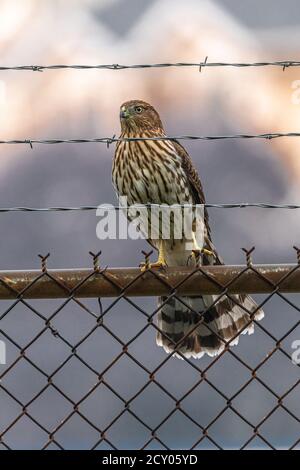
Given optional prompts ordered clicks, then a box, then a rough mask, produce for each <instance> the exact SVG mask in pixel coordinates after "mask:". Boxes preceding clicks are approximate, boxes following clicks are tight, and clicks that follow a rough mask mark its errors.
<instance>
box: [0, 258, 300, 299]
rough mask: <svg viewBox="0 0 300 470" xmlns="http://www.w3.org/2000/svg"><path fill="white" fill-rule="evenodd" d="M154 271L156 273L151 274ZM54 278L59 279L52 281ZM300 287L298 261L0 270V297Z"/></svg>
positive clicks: (288, 289)
mask: <svg viewBox="0 0 300 470" xmlns="http://www.w3.org/2000/svg"><path fill="white" fill-rule="evenodd" d="M153 273H154V275H153ZM53 280H56V281H57V282H53ZM274 285H277V286H278V292H282V293H293V292H299V291H300V270H299V269H298V265H297V264H296V265H295V264H279V265H268V264H267V265H255V268H253V267H252V268H251V269H249V267H247V266H243V265H239V266H228V265H227V266H205V267H198V268H196V269H191V268H188V267H169V268H166V269H155V270H151V272H150V271H145V272H143V273H142V272H141V270H140V269H139V268H112V269H108V268H105V269H100V268H99V267H98V268H97V269H96V270H91V269H61V270H53V269H49V270H47V275H42V276H41V271H40V270H32V271H0V299H2V300H4V299H12V298H15V297H16V294H17V293H18V294H22V296H23V297H24V298H28V299H52V298H66V297H69V295H70V292H74V293H76V297H78V298H80V297H82V298H88V297H92V298H95V297H116V296H118V295H120V294H121V293H122V292H123V291H125V290H126V296H127V297H140V296H158V295H168V294H169V293H170V289H176V292H177V294H178V295H197V294H199V293H201V294H219V292H220V287H223V288H226V291H227V292H228V293H229V294H242V293H247V294H255V293H259V294H264V293H270V292H273V290H274Z"/></svg>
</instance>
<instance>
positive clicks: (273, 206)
mask: <svg viewBox="0 0 300 470" xmlns="http://www.w3.org/2000/svg"><path fill="white" fill-rule="evenodd" d="M133 207H134V208H135V209H137V210H138V209H142V208H149V209H151V208H152V207H154V208H155V207H157V208H159V207H161V208H166V207H169V208H171V209H173V208H174V209H176V208H179V207H182V208H193V207H194V208H196V207H201V208H202V207H203V208H204V207H206V208H208V209H209V208H215V209H246V208H251V207H252V208H259V209H290V210H293V209H300V204H268V203H264V202H257V203H256V202H237V203H233V204H231V203H230V204H219V203H216V204H210V203H206V204H173V205H172V206H166V205H161V204H134V206H118V205H114V204H99V205H98V206H77V207H71V206H60V207H0V213H5V212H81V211H82V212H88V211H96V210H97V209H102V210H105V211H110V210H112V211H113V210H116V211H120V210H129V209H132V208H133Z"/></svg>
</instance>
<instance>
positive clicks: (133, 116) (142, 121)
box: [120, 100, 163, 132]
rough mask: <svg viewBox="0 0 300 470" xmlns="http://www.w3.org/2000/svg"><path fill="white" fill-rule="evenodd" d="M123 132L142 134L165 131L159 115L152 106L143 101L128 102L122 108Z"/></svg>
mask: <svg viewBox="0 0 300 470" xmlns="http://www.w3.org/2000/svg"><path fill="white" fill-rule="evenodd" d="M120 120H121V128H122V131H127V132H128V131H133V132H139V131H140V132H142V131H143V130H151V129H153V130H154V129H155V130H158V129H163V125H162V123H161V120H160V117H159V114H158V112H157V111H155V109H154V108H153V106H151V104H148V103H146V102H145V101H141V100H132V101H126V102H125V103H123V104H122V106H121V108H120Z"/></svg>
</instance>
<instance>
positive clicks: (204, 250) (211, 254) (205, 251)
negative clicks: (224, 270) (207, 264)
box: [201, 248, 216, 258]
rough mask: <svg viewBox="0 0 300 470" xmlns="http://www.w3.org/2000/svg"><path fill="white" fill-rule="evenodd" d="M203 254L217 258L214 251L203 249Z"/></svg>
mask: <svg viewBox="0 0 300 470" xmlns="http://www.w3.org/2000/svg"><path fill="white" fill-rule="evenodd" d="M201 253H202V254H203V255H207V256H213V257H214V258H215V257H216V255H215V253H214V252H213V251H210V250H207V249H206V248H202V250H201Z"/></svg>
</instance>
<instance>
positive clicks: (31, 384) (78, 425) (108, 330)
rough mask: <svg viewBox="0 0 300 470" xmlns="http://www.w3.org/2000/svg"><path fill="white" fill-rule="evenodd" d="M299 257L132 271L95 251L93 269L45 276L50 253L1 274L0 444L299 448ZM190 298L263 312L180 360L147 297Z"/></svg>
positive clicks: (4, 446)
mask: <svg viewBox="0 0 300 470" xmlns="http://www.w3.org/2000/svg"><path fill="white" fill-rule="evenodd" d="M296 251H297V262H296V263H295V264H294V265H291V264H289V265H277V266H276V265H265V266H262V265H254V264H253V263H252V258H251V256H252V255H251V253H252V250H249V251H247V250H246V264H245V266H209V267H203V266H200V265H199V266H197V267H196V268H195V269H190V268H167V269H165V270H158V269H150V268H149V269H147V270H146V271H145V272H142V271H141V270H140V269H139V268H127V269H122V268H115V269H108V268H107V267H106V268H103V267H102V266H101V263H100V261H101V258H100V253H98V254H93V253H91V256H92V261H93V263H92V267H91V268H90V269H84V270H79V269H78V270H60V271H55V270H52V269H48V267H47V261H48V256H49V255H47V256H41V269H40V270H36V271H26V272H25V271H15V272H13V271H11V272H10V271H7V272H3V271H2V272H1V273H0V299H1V302H0V308H1V310H0V340H1V344H2V346H3V345H5V361H4V360H3V361H2V363H1V361H0V410H1V411H0V448H1V449H3V450H4V449H26V448H27V449H28V448H34V449H72V448H73V449H80V448H83V449H103V450H106V449H128V448H130V449H207V448H208V449H210V448H212V449H223V448H234V449H251V448H266V449H279V448H286V449H297V448H298V449H299V447H300V414H299V411H300V410H299V400H298V397H299V383H300V375H299V363H300V361H299V362H298V361H297V358H298V356H300V354H299V353H298V350H299V348H300V344H299V343H300V341H299V339H300V326H299V325H300V317H299V312H300V308H299V306H298V305H297V301H298V300H299V291H300V251H299V250H298V249H296ZM148 260H149V254H146V263H147V262H148ZM195 293H197V294H200V293H201V294H214V295H216V296H217V298H220V297H221V296H223V295H226V296H228V297H230V298H231V299H232V294H234V293H251V294H254V296H255V300H256V301H257V303H258V304H259V306H263V308H264V311H265V318H264V319H263V320H262V321H260V322H256V321H255V320H254V323H255V333H254V335H251V336H249V337H248V336H242V337H241V338H240V342H239V345H238V346H234V347H231V346H230V343H231V342H232V341H234V339H235V337H234V338H232V340H231V341H229V342H228V343H226V344H225V348H224V350H223V352H222V353H221V354H220V355H219V356H216V357H213V358H211V357H206V356H205V357H203V358H201V359H199V360H193V359H187V358H183V356H182V358H183V359H184V360H180V359H178V358H175V357H173V356H174V354H173V353H170V354H166V353H165V352H164V351H163V350H162V348H158V347H157V346H156V344H155V334H156V332H157V331H160V330H159V328H158V326H157V324H156V315H157V312H158V306H157V299H156V297H157V296H158V295H164V296H166V297H167V299H171V298H175V299H178V298H179V297H178V296H179V295H193V294H195ZM202 315H203V312H202V313H201V314H199V322H200V321H201V317H202ZM252 320H253V314H252V316H251V315H249V324H250V323H251V321H252ZM161 333H162V334H164V333H163V332H161ZM179 343H180V341H179ZM179 343H178V344H177V345H175V350H176V347H178V346H179ZM297 348H298V350H297ZM3 349H4V348H3ZM179 355H180V353H179ZM3 358H4V356H3ZM4 362H5V363H4Z"/></svg>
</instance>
